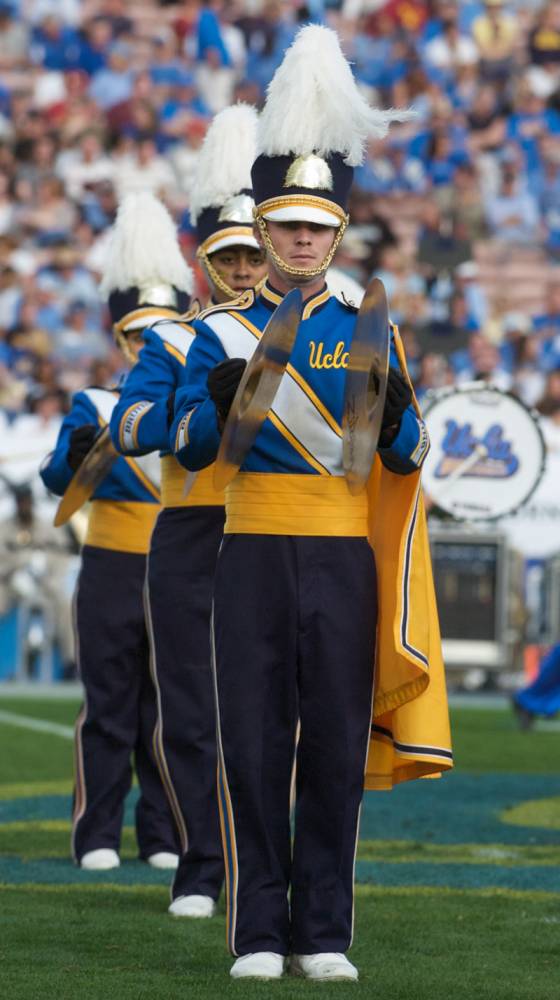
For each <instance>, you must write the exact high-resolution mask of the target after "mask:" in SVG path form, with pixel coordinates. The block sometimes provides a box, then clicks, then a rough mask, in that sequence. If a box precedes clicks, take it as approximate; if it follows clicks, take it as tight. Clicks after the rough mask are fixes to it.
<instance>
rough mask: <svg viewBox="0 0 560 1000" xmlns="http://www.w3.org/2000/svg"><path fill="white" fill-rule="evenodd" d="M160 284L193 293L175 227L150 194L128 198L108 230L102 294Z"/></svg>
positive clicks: (143, 192) (142, 193) (190, 276)
mask: <svg viewBox="0 0 560 1000" xmlns="http://www.w3.org/2000/svg"><path fill="white" fill-rule="evenodd" d="M160 284H161V285H174V286H175V288H178V289H179V290H180V291H182V292H188V293H189V294H190V293H191V292H192V290H193V284H194V283H193V273H192V270H191V268H190V267H189V265H188V264H187V262H186V260H185V259H184V257H183V255H182V253H181V248H180V246H179V241H178V239H177V229H176V226H175V223H174V221H173V219H172V218H171V216H170V214H169V212H168V211H167V209H166V208H165V206H164V205H162V203H161V201H158V199H157V198H156V197H155V196H154V195H153V194H151V193H150V192H149V191H140V192H137V193H136V192H134V193H130V194H127V195H126V196H125V198H124V199H123V201H122V202H121V204H120V205H119V209H118V212H117V217H116V219H115V224H114V226H113V228H112V230H111V237H110V242H109V247H108V250H107V257H106V260H105V266H104V268H103V276H102V278H101V285H100V289H101V293H102V295H105V296H107V295H109V293H110V292H113V291H116V290H117V289H118V290H119V291H125V289H127V288H132V287H140V286H146V285H160Z"/></svg>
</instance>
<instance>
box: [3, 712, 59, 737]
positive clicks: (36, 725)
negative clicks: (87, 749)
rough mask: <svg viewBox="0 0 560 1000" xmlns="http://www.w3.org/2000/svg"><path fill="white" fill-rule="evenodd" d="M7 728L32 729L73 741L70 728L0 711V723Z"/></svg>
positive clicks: (45, 720)
mask: <svg viewBox="0 0 560 1000" xmlns="http://www.w3.org/2000/svg"><path fill="white" fill-rule="evenodd" d="M2 722H5V723H6V724H7V725H8V726H18V727H19V728H20V729H33V730H34V731H35V732H37V733H50V734H51V735H53V736H62V738H63V739H64V740H73V739H74V729H73V727H72V726H62V725H61V724H60V723H59V722H48V721H47V719H33V718H31V716H29V715H17V714H16V713H15V712H4V711H3V710H2V709H0V723H2Z"/></svg>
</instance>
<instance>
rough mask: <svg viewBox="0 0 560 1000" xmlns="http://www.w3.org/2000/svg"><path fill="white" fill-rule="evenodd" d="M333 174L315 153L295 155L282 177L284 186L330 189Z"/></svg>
mask: <svg viewBox="0 0 560 1000" xmlns="http://www.w3.org/2000/svg"><path fill="white" fill-rule="evenodd" d="M333 186H334V185H333V175H332V173H331V168H330V167H329V165H328V163H327V162H326V160H323V158H322V157H321V156H316V155H315V153H310V154H309V155H308V156H297V157H296V159H295V160H294V161H293V163H291V164H290V166H289V168H288V172H287V174H286V177H285V179H284V187H285V188H289V187H299V188H309V189H311V190H313V189H319V190H321V191H332V189H333Z"/></svg>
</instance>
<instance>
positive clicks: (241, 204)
mask: <svg viewBox="0 0 560 1000" xmlns="http://www.w3.org/2000/svg"><path fill="white" fill-rule="evenodd" d="M254 207H255V202H254V201H253V199H252V198H251V196H250V195H248V194H234V195H233V196H232V197H231V198H228V199H227V201H226V202H224V204H223V205H222V207H221V209H220V214H219V215H218V222H241V223H245V225H247V226H252V225H253V209H254Z"/></svg>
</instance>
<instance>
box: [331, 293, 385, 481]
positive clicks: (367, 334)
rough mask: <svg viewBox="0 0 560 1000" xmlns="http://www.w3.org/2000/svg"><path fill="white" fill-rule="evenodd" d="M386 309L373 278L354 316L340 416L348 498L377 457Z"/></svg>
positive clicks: (382, 296)
mask: <svg viewBox="0 0 560 1000" xmlns="http://www.w3.org/2000/svg"><path fill="white" fill-rule="evenodd" d="M389 346H390V335H389V308H388V305H387V295H386V292H385V287H384V285H383V282H381V281H380V280H379V278H372V280H371V281H370V282H369V284H368V286H367V288H366V292H365V295H364V298H363V301H362V304H361V306H360V310H359V312H358V318H357V321H356V328H355V330H354V336H353V338H352V345H351V347H350V356H349V358H348V368H347V370H346V384H345V390H344V412H343V418H342V459H343V465H344V475H345V477H346V482H347V483H348V489H349V490H350V493H352V494H356V493H360V491H361V490H362V489H363V488H364V486H365V485H366V483H367V481H368V479H369V476H370V473H371V469H372V465H373V460H374V458H375V453H376V451H377V443H378V441H379V434H380V432H381V421H382V419H383V409H384V407H385V395H386V392H387V375H388V372H389Z"/></svg>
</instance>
